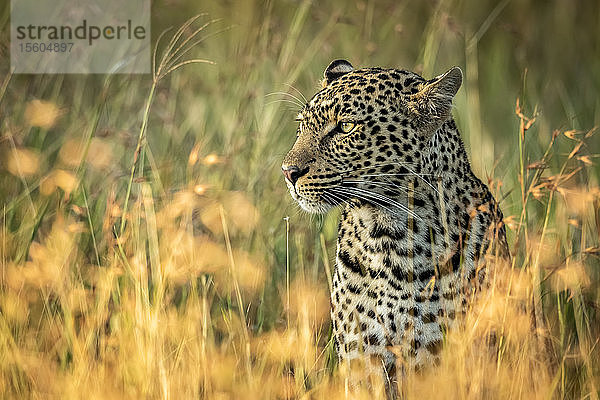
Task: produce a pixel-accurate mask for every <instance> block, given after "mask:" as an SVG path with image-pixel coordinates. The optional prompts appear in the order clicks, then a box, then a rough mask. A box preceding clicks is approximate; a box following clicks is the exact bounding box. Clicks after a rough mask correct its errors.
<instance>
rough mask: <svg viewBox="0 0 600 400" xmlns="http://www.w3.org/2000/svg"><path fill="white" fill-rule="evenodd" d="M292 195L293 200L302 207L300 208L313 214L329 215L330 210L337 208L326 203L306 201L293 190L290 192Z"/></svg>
mask: <svg viewBox="0 0 600 400" xmlns="http://www.w3.org/2000/svg"><path fill="white" fill-rule="evenodd" d="M290 194H291V195H292V198H293V199H294V200H295V201H296V203H298V205H300V208H302V209H303V210H304V211H306V212H308V213H311V214H327V212H328V211H329V210H331V209H332V208H333V207H335V206H334V205H332V204H330V203H327V202H325V201H314V200H308V199H305V198H303V197H301V196H300V195H298V194H297V193H296V192H295V191H294V190H293V189H291V190H290Z"/></svg>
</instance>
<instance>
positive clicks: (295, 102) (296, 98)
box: [265, 92, 306, 109]
mask: <svg viewBox="0 0 600 400" xmlns="http://www.w3.org/2000/svg"><path fill="white" fill-rule="evenodd" d="M277 95H279V96H287V97H289V98H291V99H293V102H294V104H296V105H297V106H299V107H300V109H302V108H303V107H304V104H305V103H306V102H302V100H301V99H299V98H298V97H297V96H294V95H293V94H291V93H287V92H272V93H267V94H266V95H265V97H269V96H277ZM287 100H288V101H292V100H290V99H287Z"/></svg>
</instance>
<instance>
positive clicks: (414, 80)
mask: <svg viewBox="0 0 600 400" xmlns="http://www.w3.org/2000/svg"><path fill="white" fill-rule="evenodd" d="M461 83H462V72H461V70H460V69H459V68H458V67H454V68H452V69H450V70H449V71H448V72H446V73H445V74H443V75H440V76H438V77H436V78H434V79H432V80H429V81H427V80H425V79H423V78H422V77H420V76H419V75H417V74H415V73H413V72H408V71H403V70H395V69H381V68H366V69H359V70H355V69H354V68H353V67H352V65H351V64H350V63H349V62H348V61H345V60H335V61H333V62H332V63H331V64H330V65H329V66H328V67H327V69H326V70H325V72H324V79H323V88H322V90H321V91H319V92H318V93H317V94H315V95H314V97H313V98H312V99H311V100H310V101H309V102H308V103H307V104H306V105H305V106H304V108H303V109H302V110H301V111H300V113H299V114H298V116H297V120H298V122H299V126H298V130H297V137H296V142H295V143H294V145H293V147H292V149H291V150H290V151H289V152H288V154H287V155H286V157H285V159H284V161H283V165H282V171H283V174H284V176H285V180H286V183H287V185H288V188H289V190H290V193H291V195H292V197H293V198H294V199H295V200H296V201H297V202H298V203H299V205H300V206H301V207H302V208H303V209H304V210H306V211H308V212H312V213H324V212H327V211H328V210H329V209H330V208H331V207H333V206H336V205H339V204H342V203H343V202H345V201H348V200H351V199H355V198H358V199H362V200H364V201H367V202H372V203H378V202H385V200H384V199H385V198H386V196H391V194H388V195H386V194H385V192H386V191H385V189H384V190H383V192H382V193H377V192H374V191H372V190H367V189H368V185H369V183H368V182H372V181H373V180H372V179H369V178H370V177H373V176H379V177H381V176H401V175H402V174H405V175H406V174H407V173H409V172H410V171H411V170H412V169H411V168H413V167H415V168H417V167H418V166H416V165H415V164H416V163H417V162H418V160H419V159H420V158H421V154H422V152H423V151H425V149H426V146H427V145H428V142H429V139H430V138H431V136H432V135H433V133H434V132H435V131H436V130H437V129H438V128H439V127H440V126H441V125H442V123H443V122H444V121H445V120H446V119H448V118H449V116H450V111H451V107H452V99H453V98H454V95H455V94H456V92H457V91H458V89H459V87H460V85H461ZM411 166H412V167H411ZM365 185H367V186H366V187H367V189H365ZM379 187H383V186H382V185H379Z"/></svg>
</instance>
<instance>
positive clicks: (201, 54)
mask: <svg viewBox="0 0 600 400" xmlns="http://www.w3.org/2000/svg"><path fill="white" fill-rule="evenodd" d="M2 7H3V8H2V10H1V12H2V14H1V15H2V17H1V18H0V23H1V24H2V28H1V29H2V35H3V36H2V40H1V42H0V56H2V60H3V61H2V62H1V63H0V123H1V124H2V125H1V127H0V135H1V136H0V157H1V158H0V199H2V210H1V212H2V214H1V222H2V225H1V226H0V262H1V265H0V267H1V274H0V393H1V394H2V396H3V397H6V398H16V397H32V398H49V397H50V398H52V397H55V398H79V397H86V398H207V399H214V398H231V399H260V398H282V399H283V398H343V397H345V396H347V395H348V387H347V384H346V382H345V380H344V373H343V372H344V371H341V372H340V371H339V370H337V369H336V368H335V363H334V362H333V361H332V353H331V346H330V344H329V322H328V307H329V300H328V287H327V277H326V273H325V270H326V268H328V267H329V265H330V264H331V263H332V257H333V254H334V243H335V235H336V218H337V217H336V215H335V213H332V214H331V215H329V216H327V217H324V218H309V217H307V216H306V215H304V214H303V213H301V212H299V211H298V209H297V207H296V206H295V205H293V204H292V202H291V200H290V199H289V198H288V197H289V196H288V195H287V193H286V189H285V185H284V184H283V181H282V178H281V176H280V172H279V170H280V162H281V159H282V157H283V155H284V154H285V152H286V151H287V149H288V148H289V147H290V146H291V144H292V141H293V138H294V131H295V124H294V122H293V117H294V116H295V112H294V111H295V110H297V105H296V104H295V103H294V102H295V99H294V98H295V97H297V98H301V97H302V94H303V95H304V96H306V97H309V96H310V95H312V94H313V93H314V92H315V91H316V90H317V87H318V85H317V84H318V79H319V77H320V75H321V73H322V70H323V69H324V67H325V66H326V65H327V63H328V62H329V61H331V60H332V59H334V58H342V57H343V58H347V59H349V60H350V61H352V63H353V64H354V65H355V66H372V65H382V66H390V67H400V68H406V69H412V70H415V71H417V72H421V73H422V74H424V75H425V76H426V77H432V76H434V75H437V74H438V73H441V72H443V71H445V70H446V69H447V68H448V67H449V66H451V65H460V66H461V67H462V68H463V69H464V71H465V83H464V87H463V88H462V89H461V91H460V92H459V95H458V96H457V100H456V110H455V113H454V114H455V118H456V119H457V122H458V124H459V126H460V127H461V129H462V132H463V136H464V138H465V141H466V144H467V147H468V149H469V153H470V155H471V158H472V161H473V165H474V169H475V170H476V172H477V174H478V175H479V176H480V177H481V178H482V179H483V180H484V181H488V182H489V184H490V186H491V187H492V188H493V190H494V192H495V194H496V198H498V199H501V200H502V201H501V206H502V208H503V211H504V214H505V216H506V223H507V225H508V228H509V230H508V231H509V241H510V243H511V245H512V253H513V256H514V260H513V265H512V266H504V268H503V271H504V273H502V274H500V275H499V276H498V279H497V287H496V290H495V291H494V292H493V293H492V295H491V297H490V298H488V299H486V300H485V301H484V302H483V304H481V305H479V306H478V307H477V308H478V310H476V311H478V312H475V313H473V316H471V317H468V318H466V320H465V324H464V328H463V329H461V330H459V331H456V332H453V333H451V334H450V335H449V336H448V338H447V340H446V342H447V346H446V348H445V350H444V357H443V361H442V363H441V365H440V366H439V367H438V368H436V369H433V370H431V371H428V372H424V373H421V374H417V375H409V376H407V377H406V382H405V391H406V394H407V397H408V398H430V397H433V396H435V397H437V398H498V399H500V398H503V399H504V398H569V399H571V398H573V399H574V398H591V399H597V398H598V390H599V388H600V350H599V343H598V338H599V333H600V323H599V320H600V319H599V316H598V313H599V309H600V288H599V276H600V273H599V270H598V266H599V263H598V256H599V255H600V247H599V245H600V244H599V237H598V232H599V229H600V210H599V206H600V189H599V187H598V181H597V178H598V167H597V163H598V159H597V158H598V154H597V153H598V151H597V149H598V144H599V143H600V141H599V140H598V138H597V135H594V129H593V128H594V127H595V126H596V125H598V124H599V123H600V96H599V93H600V20H599V19H600V7H598V5H597V4H596V2H594V1H587V2H586V1H581V2H555V3H545V2H538V1H533V0H531V1H528V0H522V1H503V2H499V3H498V2H493V1H479V2H475V1H440V2H434V1H416V0H413V1H405V2H395V1H389V2H376V1H349V2H344V1H341V0H340V1H332V2H324V4H317V2H314V3H311V2H298V1H291V0H290V1H277V2H260V1H256V0H250V1H232V2H211V3H207V4H200V5H198V4H196V2H192V1H187V0H171V1H165V2H155V3H154V5H153V15H154V16H153V29H152V31H153V35H154V37H157V36H158V34H159V33H160V32H161V31H162V30H163V29H164V28H166V27H168V26H172V25H174V26H176V27H177V26H181V24H182V23H183V22H184V21H185V20H187V19H188V18H189V17H190V16H192V15H196V14H199V13H203V12H205V13H207V16H206V17H202V18H201V19H199V20H198V21H197V22H198V23H199V24H202V23H204V22H207V21H209V20H211V19H213V18H214V19H220V20H217V21H214V22H213V23H211V24H210V25H209V26H208V27H207V28H206V29H205V30H203V31H202V32H201V36H202V37H205V38H206V40H205V41H203V42H202V43H201V44H200V45H199V46H197V48H196V54H193V56H194V58H195V57H198V58H202V59H208V60H211V61H213V62H215V63H216V64H215V65H209V64H201V65H189V66H186V67H184V68H181V69H179V70H177V71H174V72H173V73H171V74H170V75H168V76H166V77H165V78H164V79H162V80H161V81H160V82H158V85H157V86H156V90H155V91H154V92H153V94H152V95H151V94H150V92H151V88H152V84H153V82H152V78H151V77H150V76H118V75H117V76H111V77H106V76H98V75H90V76H61V75H56V76H44V75H35V76H34V75H21V76H11V75H10V73H9V63H8V59H9V58H8V56H9V54H8V34H7V32H8V25H7V24H8V14H9V12H8V5H7V4H5V5H3V6H2ZM188 32H189V33H191V30H190V31H188ZM301 93H302V94H301ZM517 98H518V99H519V103H517V102H516V101H517ZM150 99H151V100H152V102H151V107H150V109H149V114H148V119H147V130H145V131H144V130H143V131H142V132H141V133H142V136H139V135H140V129H145V128H140V126H142V122H143V121H144V118H145V117H144V110H145V109H146V106H147V105H148V104H149V100H150ZM515 111H516V112H515ZM140 137H141V141H139V142H138V138H140ZM138 144H139V148H138ZM136 148H137V149H138V151H136ZM132 166H133V167H134V169H133V175H131V171H132ZM128 187H129V188H130V193H129V195H128ZM126 204H127V205H126ZM288 216H289V219H286V217H288ZM532 326H534V327H535V328H534V329H533V330H532V329H531V328H530V327H532ZM490 330H494V331H496V332H501V339H500V343H499V351H498V353H497V354H495V355H489V354H487V353H485V352H478V351H477V348H476V346H472V344H473V343H477V341H478V338H481V337H484V336H485V334H486V333H487V332H489V331H490ZM380 394H381V393H379V395H380ZM351 395H353V396H355V397H357V398H363V397H364V398H373V397H372V395H370V394H368V393H360V392H359V393H354V394H351ZM361 396H362V397H361Z"/></svg>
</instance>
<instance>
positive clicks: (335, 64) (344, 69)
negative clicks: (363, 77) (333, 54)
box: [322, 60, 354, 87]
mask: <svg viewBox="0 0 600 400" xmlns="http://www.w3.org/2000/svg"><path fill="white" fill-rule="evenodd" d="M352 71H354V67H352V64H350V63H349V62H348V61H346V60H333V61H332V62H331V63H330V64H329V66H328V67H327V68H326V69H325V72H323V82H322V86H323V87H325V86H327V85H329V84H330V83H331V82H333V81H334V80H336V79H337V78H339V77H340V76H342V75H345V74H347V73H348V72H352Z"/></svg>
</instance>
